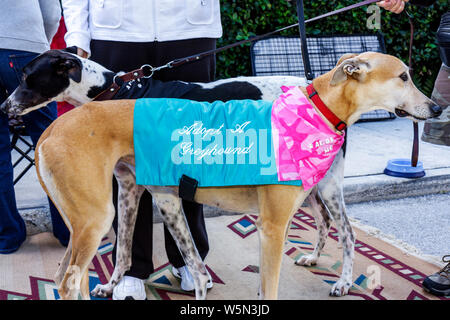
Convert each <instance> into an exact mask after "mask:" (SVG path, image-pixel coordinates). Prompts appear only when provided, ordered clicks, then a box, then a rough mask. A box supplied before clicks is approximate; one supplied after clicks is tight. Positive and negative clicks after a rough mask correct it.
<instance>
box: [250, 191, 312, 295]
mask: <svg viewBox="0 0 450 320" xmlns="http://www.w3.org/2000/svg"><path fill="white" fill-rule="evenodd" d="M290 188H296V187H293V186H283V185H271V186H261V187H258V203H259V209H260V215H259V217H258V220H257V221H256V226H257V227H258V234H259V239H260V276H261V283H260V289H259V298H260V299H277V297H278V282H279V278H280V269H281V260H282V257H283V246H284V239H285V234H286V229H287V227H288V224H289V221H290V220H291V217H292V216H293V215H294V213H295V212H297V210H298V209H299V208H300V206H301V204H302V203H303V201H304V200H305V198H306V197H307V196H308V193H309V192H305V191H301V192H293V191H292V189H290Z"/></svg>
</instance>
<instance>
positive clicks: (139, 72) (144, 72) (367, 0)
mask: <svg viewBox="0 0 450 320" xmlns="http://www.w3.org/2000/svg"><path fill="white" fill-rule="evenodd" d="M378 1H379V0H364V1H361V2H358V3H355V4H352V5H350V6H347V7H344V8H341V9H338V10H334V11H331V12H328V13H325V14H322V15H319V16H317V17H314V18H311V19H308V20H304V15H303V1H297V11H298V13H302V16H299V22H298V23H295V24H291V25H289V26H286V27H283V28H280V29H277V30H274V31H271V32H268V33H265V34H263V35H259V36H254V37H250V38H248V39H244V40H241V41H238V42H235V43H232V44H229V45H226V46H223V47H220V48H217V49H212V50H208V51H204V52H201V53H198V54H195V55H192V56H188V57H184V58H179V59H175V60H172V61H169V62H168V63H166V64H164V65H162V66H159V67H152V66H151V65H148V64H147V65H144V66H142V67H141V68H140V69H136V70H133V71H131V72H128V73H125V74H123V75H120V76H116V77H114V80H113V83H112V84H111V86H110V87H109V88H108V89H106V90H105V91H103V92H102V93H100V94H99V95H98V96H97V97H95V98H94V100H96V101H101V100H111V99H112V98H113V97H114V95H115V94H116V93H117V91H118V90H119V89H120V87H121V86H122V84H123V83H124V82H128V81H131V80H136V79H139V78H142V77H147V78H149V77H151V76H152V75H153V73H154V72H155V71H158V70H161V69H167V68H169V69H170V68H174V67H178V66H181V65H183V64H185V63H189V62H193V61H197V60H200V59H202V58H204V57H206V56H209V55H212V54H216V53H219V52H222V51H225V50H228V49H231V48H234V47H237V46H240V45H242V44H245V43H249V42H254V41H258V40H261V39H264V38H267V37H269V36H271V35H274V34H277V33H280V32H282V31H284V30H288V29H291V28H294V27H300V28H299V29H300V35H301V41H302V50H305V52H306V53H307V48H306V32H305V28H304V24H306V23H310V22H313V21H317V20H320V19H323V18H326V17H330V16H333V15H336V14H339V13H342V12H346V11H349V10H353V9H356V8H359V7H362V6H365V5H368V4H371V3H375V2H378ZM299 3H301V4H300V5H299ZM299 6H300V8H299ZM300 9H301V10H300ZM302 18H303V19H302ZM301 20H302V21H303V22H304V23H301V22H302V21H301ZM302 58H303V63H304V66H305V73H306V77H307V79H309V80H311V79H312V72H311V67H310V63H309V58H308V56H307V54H303V55H302Z"/></svg>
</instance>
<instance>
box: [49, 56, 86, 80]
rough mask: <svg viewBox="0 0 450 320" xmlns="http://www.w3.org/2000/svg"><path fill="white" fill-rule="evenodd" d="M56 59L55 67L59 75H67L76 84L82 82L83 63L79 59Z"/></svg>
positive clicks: (71, 57) (69, 57) (70, 57)
mask: <svg viewBox="0 0 450 320" xmlns="http://www.w3.org/2000/svg"><path fill="white" fill-rule="evenodd" d="M67 56H68V57H66V56H64V57H60V58H58V59H56V61H55V63H54V66H55V70H56V73H57V74H60V75H67V76H68V77H69V78H70V79H72V80H73V81H75V82H81V69H82V66H81V61H80V59H78V58H77V57H74V56H70V55H67Z"/></svg>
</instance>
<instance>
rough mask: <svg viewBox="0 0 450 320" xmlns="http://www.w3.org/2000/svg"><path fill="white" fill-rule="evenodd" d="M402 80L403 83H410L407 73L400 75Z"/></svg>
mask: <svg viewBox="0 0 450 320" xmlns="http://www.w3.org/2000/svg"><path fill="white" fill-rule="evenodd" d="M400 79H402V80H403V81H405V82H406V81H408V74H407V73H406V72H403V73H402V74H401V75H400Z"/></svg>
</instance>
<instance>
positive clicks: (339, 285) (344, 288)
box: [330, 279, 352, 297]
mask: <svg viewBox="0 0 450 320" xmlns="http://www.w3.org/2000/svg"><path fill="white" fill-rule="evenodd" d="M351 287H352V283H351V282H349V281H345V280H342V279H339V280H338V281H337V282H336V283H335V284H334V285H333V287H332V288H331V291H330V296H333V297H342V296H345V295H346V294H348V291H349V290H350V288H351Z"/></svg>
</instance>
